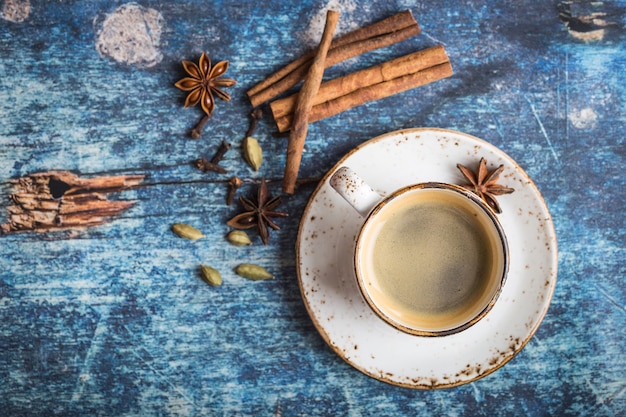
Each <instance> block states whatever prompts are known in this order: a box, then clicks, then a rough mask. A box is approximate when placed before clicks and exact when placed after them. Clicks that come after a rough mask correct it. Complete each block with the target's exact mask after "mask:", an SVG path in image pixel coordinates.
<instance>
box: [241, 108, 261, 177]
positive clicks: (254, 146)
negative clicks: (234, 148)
mask: <svg viewBox="0 0 626 417" xmlns="http://www.w3.org/2000/svg"><path fill="white" fill-rule="evenodd" d="M262 117H263V112H262V111H261V109H259V108H256V109H254V110H252V112H251V113H250V126H249V127H248V130H247V131H246V134H245V136H244V138H243V142H242V144H241V148H242V152H243V158H244V159H245V160H246V162H247V163H248V165H250V167H251V168H252V169H254V170H255V171H258V170H259V168H260V167H261V164H262V163H263V149H262V148H261V145H259V141H258V140H257V139H255V138H253V137H252V135H253V134H254V131H255V130H256V126H257V124H258V122H259V120H261V118H262Z"/></svg>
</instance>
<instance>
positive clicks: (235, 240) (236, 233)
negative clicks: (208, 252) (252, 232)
mask: <svg viewBox="0 0 626 417" xmlns="http://www.w3.org/2000/svg"><path fill="white" fill-rule="evenodd" d="M226 239H227V240H228V241H229V242H230V243H231V244H233V245H235V246H246V245H252V241H251V240H250V236H248V234H247V233H246V232H244V231H243V230H233V231H231V232H229V233H228V234H227V235H226Z"/></svg>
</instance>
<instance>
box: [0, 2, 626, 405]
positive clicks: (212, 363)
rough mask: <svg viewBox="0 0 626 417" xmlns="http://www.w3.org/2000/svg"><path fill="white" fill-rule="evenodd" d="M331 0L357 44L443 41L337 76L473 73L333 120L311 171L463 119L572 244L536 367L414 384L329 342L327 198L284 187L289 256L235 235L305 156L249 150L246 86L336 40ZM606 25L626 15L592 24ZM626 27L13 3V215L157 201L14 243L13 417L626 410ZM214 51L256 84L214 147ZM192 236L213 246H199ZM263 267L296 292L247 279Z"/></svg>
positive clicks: (219, 129) (9, 55)
mask: <svg viewBox="0 0 626 417" xmlns="http://www.w3.org/2000/svg"><path fill="white" fill-rule="evenodd" d="M328 7H333V8H337V9H339V10H340V11H341V13H342V15H341V18H340V23H339V27H338V32H344V31H346V30H349V29H352V28H355V27H357V26H361V25H363V24H365V23H367V22H371V21H374V20H378V19H380V18H383V17H386V16H389V15H391V14H393V13H395V12H397V11H400V10H402V9H405V8H410V9H411V10H412V11H413V13H414V15H415V17H416V19H417V21H418V22H419V23H420V25H421V27H422V34H421V35H419V36H416V37H414V38H411V39H409V40H407V41H405V42H402V43H401V44H398V45H395V46H393V47H389V48H384V49H381V50H379V51H375V52H372V53H369V54H367V55H364V56H363V57H360V58H358V59H353V60H350V61H349V62H347V63H344V64H340V65H337V66H336V67H333V68H331V69H329V70H327V72H326V76H327V77H336V76H339V75H343V74H345V73H347V72H350V71H353V70H355V69H357V68H364V67H367V66H371V65H373V64H376V63H379V62H381V61H383V60H388V59H391V58H394V57H396V56H400V55H401V54H405V53H408V52H412V51H414V50H417V49H423V48H426V47H429V46H433V45H437V44H443V45H444V46H445V48H446V51H447V52H448V54H449V56H450V59H451V62H452V66H453V68H454V71H455V75H454V76H453V77H451V78H449V79H446V80H442V81H440V82H437V83H436V84H432V85H428V86H425V87H421V88H419V89H417V90H414V91H410V92H406V93H402V94H400V95H397V96H394V97H390V98H387V99H384V100H380V101H377V102H375V103H369V104H366V105H364V106H361V107H358V108H355V109H352V110H349V111H347V112H345V113H342V114H340V115H338V116H335V117H333V118H330V119H327V120H323V121H320V122H316V123H314V124H312V125H311V126H310V129H309V136H308V139H307V142H306V152H305V154H304V157H303V164H302V167H301V170H300V173H301V176H302V177H306V178H315V177H319V176H320V175H323V174H324V173H325V172H326V171H327V170H328V169H329V168H331V167H332V166H333V164H334V163H335V162H336V161H337V160H338V159H339V158H340V157H341V156H342V155H343V154H344V153H345V152H347V151H349V150H350V149H352V148H353V147H355V146H356V145H358V144H360V143H362V142H363V141H365V140H367V139H369V138H372V137H375V136H377V135H379V134H381V133H384V132H387V131H391V130H397V129H402V128H408V127H420V126H428V127H443V128H451V129H456V130H461V131H464V132H467V133H470V134H473V135H476V136H479V137H482V138H484V139H486V140H488V141H490V142H491V143H493V144H495V145H497V146H499V147H500V148H502V149H503V150H504V151H505V152H507V153H508V154H509V155H511V156H512V157H513V158H514V159H515V160H517V161H518V162H519V163H520V165H521V166H522V167H523V168H524V169H525V170H526V171H527V172H528V173H529V174H530V175H531V176H532V178H533V179H534V181H535V182H536V184H537V186H538V188H539V189H540V191H541V192H542V193H543V195H544V197H545V199H546V202H547V204H548V206H549V208H550V210H551V212H552V215H553V218H554V224H555V227H556V231H557V234H558V238H559V250H560V256H559V268H560V270H559V279H558V284H557V288H556V292H555V295H554V299H553V302H552V307H551V309H550V311H549V313H548V315H547V316H546V318H545V320H544V322H543V324H542V325H541V327H540V328H539V330H538V332H537V334H536V335H535V337H534V338H533V339H532V340H531V341H530V343H529V344H528V345H527V346H526V347H525V348H524V349H523V350H522V352H521V353H520V354H519V355H518V356H517V357H516V358H514V359H513V360H512V361H511V362H510V363H508V364H507V365H506V366H504V367H503V368H502V369H500V370H498V371H496V372H495V373H493V374H492V375H489V376H487V377H485V378H483V379H481V380H479V381H476V382H474V383H471V384H468V385H464V386H461V387H458V388H455V389H449V390H443V391H433V392H428V391H415V390H410V389H405V388H398V387H394V386H391V385H388V384H385V383H382V382H379V381H376V380H374V379H371V378H369V377H367V376H365V375H363V374H361V373H360V372H359V371H357V370H355V369H353V368H352V367H350V366H349V365H347V364H346V363H344V362H343V361H342V360H341V359H340V358H339V357H337V356H336V355H335V354H334V353H333V352H332V350H331V349H330V348H329V347H327V346H326V344H325V343H324V341H323V340H322V338H321V337H320V336H319V335H318V333H317V332H316V330H315V328H314V327H313V325H312V323H311V321H310V319H309V317H308V315H307V313H306V310H305V308H304V305H303V303H302V300H301V298H300V293H299V288H298V283H297V279H296V272H295V259H294V258H295V249H294V242H295V239H296V235H297V228H298V220H299V217H300V214H301V213H302V210H303V209H304V206H305V204H306V201H307V199H308V197H309V195H310V194H311V192H312V190H313V187H314V185H313V184H310V185H306V186H302V187H301V188H300V189H299V190H298V191H297V193H296V194H295V195H294V196H285V199H284V200H285V201H284V204H283V206H281V208H283V209H284V210H285V211H287V212H288V213H289V214H290V217H289V218H286V219H278V222H279V223H280V225H281V226H282V230H280V231H278V232H272V237H271V239H270V244H269V245H268V246H263V245H261V244H260V241H259V240H258V238H257V237H256V235H254V234H253V233H251V235H253V236H254V240H255V244H254V245H253V246H251V247H244V248H237V247H234V246H231V245H229V244H228V243H227V242H226V241H225V239H224V235H225V234H226V232H227V231H228V228H227V227H226V226H225V222H226V221H227V220H228V219H229V218H230V217H232V216H233V215H234V214H236V213H237V212H238V207H237V206H236V205H234V206H231V207H227V206H226V205H225V204H224V199H225V194H226V189H227V187H226V181H227V180H228V179H229V178H230V176H231V175H238V176H240V177H242V178H246V179H250V180H258V179H260V178H261V177H266V178H269V179H274V181H272V182H270V191H271V192H272V193H279V192H280V182H279V181H276V179H279V178H280V177H281V176H282V171H283V167H284V163H285V149H286V139H284V138H276V137H274V136H273V132H274V131H275V127H274V126H273V125H272V122H271V120H270V118H269V116H266V117H265V119H264V120H263V121H262V122H261V123H260V124H259V127H258V129H257V132H256V134H255V137H257V138H258V139H259V140H260V141H261V144H262V146H263V149H264V151H265V162H264V164H263V166H262V167H261V170H260V171H259V172H254V171H252V170H251V169H250V168H249V167H248V166H247V165H246V164H245V162H244V161H243V160H242V159H241V156H240V154H239V150H238V149H239V146H240V144H241V141H242V139H243V134H244V133H245V131H246V129H247V127H248V114H249V111H250V108H249V104H248V102H247V99H246V97H245V91H246V90H247V89H248V88H249V87H251V86H252V85H254V84H255V83H257V82H258V81H260V80H261V79H262V78H264V77H265V76H266V75H268V74H269V73H271V72H272V71H274V70H275V69H277V68H279V67H280V66H281V65H283V64H285V63H287V62H289V61H290V60H292V59H293V58H295V57H297V56H298V55H300V54H301V53H303V52H304V51H305V50H307V49H308V48H309V47H311V46H313V45H314V44H316V43H317V42H318V41H319V36H320V35H321V28H322V24H323V19H321V21H320V20H319V19H320V17H322V16H323V15H324V10H325V9H326V8H328ZM559 13H561V16H559ZM593 13H600V14H598V15H595V17H597V18H600V19H601V20H603V21H605V22H608V23H609V24H608V25H607V26H599V25H601V24H602V22H601V21H593V20H589V19H587V20H585V19H582V18H581V16H590V15H593ZM602 13H605V14H606V15H602ZM625 16H626V3H624V2H623V1H615V2H587V1H579V2H557V1H543V2H534V1H517V2H506V3H502V2H496V1H491V0H483V1H471V2H464V3H463V4H460V3H459V2H454V1H443V2H431V3H429V2H422V3H419V4H414V2H375V3H372V2H358V1H352V0H330V1H302V2H296V3H294V2H293V1H282V0H281V1H276V2H272V4H271V6H270V7H267V6H266V5H264V4H261V3H259V2H244V1H233V2H227V1H213V2H205V1H200V0H189V1H184V2H183V1H181V2H166V1H162V0H154V1H142V2H139V3H127V4H123V3H118V2H115V3H111V2H107V1H93V0H90V1H82V2H78V1H66V2H62V3H59V2H44V1H33V0H31V1H29V0H0V74H1V77H0V193H1V194H0V198H1V201H2V202H1V203H0V223H1V222H4V220H5V217H4V216H6V212H5V210H6V207H7V206H9V205H10V202H9V201H8V200H7V196H8V195H9V194H10V192H11V187H10V181H11V180H13V179H16V178H19V177H22V176H25V175H29V174H32V173H35V172H43V171H48V170H68V171H72V172H74V173H76V174H78V175H81V176H86V177H95V176H103V175H145V176H146V178H145V180H144V181H143V183H142V184H140V186H138V187H135V188H133V189H131V190H126V191H124V193H123V198H124V199H131V200H136V201H137V204H136V205H135V206H133V207H132V208H131V209H130V210H129V211H127V212H125V213H124V214H123V215H121V216H120V217H118V218H116V219H115V220H114V221H112V222H110V223H108V224H105V225H103V226H99V227H97V228H91V229H87V230H79V231H60V232H50V233H21V234H9V235H3V236H0V323H1V324H0V381H2V383H1V384H0V414H2V415H7V416H26V415H64V416H74V415H76V416H78V415H81V416H82V415H118V416H125V415H127V416H130V415H142V416H145V415H185V416H187V415H218V416H221V415H224V416H226V415H228V416H233V415H241V416H243V415H283V416H296V415H307V416H313V415H323V416H328V415H350V416H362V415H423V416H429V415H433V416H435V415H468V416H469V415H471V416H478V415H489V416H491V415H576V416H578V415H589V416H592V415H593V416H604V415H606V416H610V415H622V414H624V412H626V379H625V377H624V374H625V372H626V354H625V353H624V344H625V342H626V334H625V333H624V331H623V327H624V326H623V325H624V313H625V311H626V308H625V306H626V285H625V284H624V277H625V275H626V274H625V273H626V270H625V266H624V265H625V262H624V259H625V258H626V257H625V253H624V250H625V249H624V248H625V246H624V241H626V237H625V235H626V224H625V219H624V215H623V212H624V209H625V208H626V187H625V185H626V184H625V183H626V181H625V180H624V176H623V175H622V174H621V173H620V169H621V167H623V166H624V164H625V156H626V148H625V143H624V131H626V122H625V121H626V113H625V108H626V105H625V101H626V99H625V97H626V87H625V86H626V80H625V79H624V68H625V67H626V48H625V45H626V42H625V41H626V39H625V38H626V37H625V34H624V24H625V21H626V18H625ZM314 18H316V19H318V20H317V21H316V23H313V24H311V20H312V19H314ZM116 19H117V21H116ZM565 20H567V21H568V22H569V29H568V27H567V26H566V25H565ZM120 28H123V30H121V29H120ZM122 32H123V33H122ZM131 38H132V40H131ZM582 38H585V39H582ZM133 42H134V43H133ZM130 44H134V45H136V48H135V49H133V48H129V45H130ZM202 51H206V52H207V53H208V54H209V55H210V57H211V58H212V59H214V60H224V59H228V60H230V68H229V70H228V73H227V74H228V76H229V77H232V78H235V79H236V80H237V81H238V84H237V86H235V87H233V88H230V89H229V92H230V93H231V94H232V95H233V100H232V101H231V102H230V103H224V102H221V101H218V103H217V109H216V111H215V114H214V116H213V118H212V120H210V122H209V124H208V125H207V127H206V129H205V134H204V136H203V137H202V138H201V139H200V140H197V141H194V140H191V139H189V138H188V137H187V136H186V132H188V131H189V130H190V129H191V127H192V126H193V125H194V124H195V123H196V122H197V120H198V119H199V118H200V116H201V112H200V110H199V109H183V108H182V104H183V102H184V94H182V93H181V92H180V91H178V90H177V89H175V88H174V87H173V84H174V83H175V82H176V81H177V80H178V79H180V78H181V77H182V76H184V73H183V70H182V66H181V65H180V61H181V60H182V59H190V60H197V59H198V57H199V56H200V53H201V52H202ZM221 140H227V141H230V142H231V143H232V144H233V149H231V151H229V152H228V153H227V154H226V159H225V160H224V161H223V162H222V165H223V166H224V167H226V169H228V170H229V174H227V175H218V174H215V173H203V172H201V171H199V170H197V169H195V168H194V167H193V166H192V165H191V161H192V160H194V159H196V158H198V157H200V156H205V157H207V158H209V157H210V156H211V155H212V154H213V152H214V151H215V149H216V148H217V146H218V145H219V143H220V141H221ZM241 192H242V193H244V194H246V195H252V194H253V193H254V192H255V187H254V185H250V184H249V185H245V186H244V187H243V188H242V189H241ZM119 197H120V198H121V197H122V196H121V195H120V196H119ZM174 222H186V223H190V224H192V225H195V226H197V227H199V228H200V229H202V230H203V231H204V232H205V233H206V234H207V238H205V239H202V240H199V241H196V242H190V241H187V240H183V239H180V238H177V237H176V236H174V235H173V234H172V233H171V232H170V230H169V227H170V225H171V224H172V223H174ZM242 260H245V261H250V262H255V263H258V264H261V265H263V266H266V267H267V268H268V269H269V270H271V271H272V272H273V273H274V274H275V275H276V278H275V279H273V280H269V281H263V282H250V281H248V280H245V279H243V278H240V277H238V276H236V275H235V274H234V272H233V271H232V270H233V268H234V267H235V266H236V265H237V264H238V263H240V262H241V261H242ZM200 263H206V264H209V265H212V266H213V267H215V268H217V269H219V270H220V271H221V272H222V275H223V278H224V284H223V285H222V286H221V287H215V288H214V287H209V286H207V285H206V284H205V283H204V282H203V281H202V280H201V278H200V276H199V265H200Z"/></svg>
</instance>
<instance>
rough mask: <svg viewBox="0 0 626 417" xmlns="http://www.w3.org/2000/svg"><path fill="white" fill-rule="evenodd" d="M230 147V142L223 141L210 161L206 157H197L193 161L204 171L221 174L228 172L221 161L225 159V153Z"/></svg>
mask: <svg viewBox="0 0 626 417" xmlns="http://www.w3.org/2000/svg"><path fill="white" fill-rule="evenodd" d="M230 148H231V144H230V143H228V142H226V141H222V143H220V146H219V147H218V148H217V151H215V154H214V155H213V157H212V158H211V160H210V161H207V159H206V158H204V157H201V158H198V159H196V160H195V161H194V162H193V163H194V165H195V166H196V168H198V169H199V170H201V171H203V172H208V171H213V172H217V173H219V174H226V173H227V172H228V171H226V169H225V168H224V167H221V166H220V165H219V163H220V162H221V161H222V160H223V159H224V155H225V154H226V152H228V150H229V149H230Z"/></svg>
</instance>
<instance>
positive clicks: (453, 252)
mask: <svg viewBox="0 0 626 417" xmlns="http://www.w3.org/2000/svg"><path fill="white" fill-rule="evenodd" d="M359 245H360V246H361V247H362V248H361V249H362V250H361V251H360V253H361V255H360V256H361V257H362V260H357V264H358V263H359V262H362V264H361V267H360V275H361V279H362V281H363V283H364V285H365V286H366V288H367V292H368V293H369V297H370V298H371V300H372V301H373V302H374V303H375V304H376V305H378V306H379V307H380V309H381V310H384V311H385V312H386V315H387V316H388V317H390V318H391V319H392V320H395V321H397V322H399V323H400V324H404V325H408V326H418V327H420V328H423V329H424V330H426V331H429V330H433V331H438V330H445V329H448V328H454V327H457V326H458V325H459V324H462V323H463V322H465V321H467V320H470V319H471V318H472V317H474V316H475V315H476V314H478V313H480V312H481V310H482V309H483V308H484V307H485V305H486V304H488V303H489V301H490V300H491V298H492V297H493V295H494V294H495V293H496V292H497V290H498V285H499V283H500V279H501V271H502V262H499V259H501V258H502V252H503V249H502V244H501V242H500V241H499V239H498V233H497V229H496V228H495V226H494V225H493V222H492V220H491V219H490V218H489V216H488V215H487V214H485V213H484V212H483V211H482V209H480V208H479V207H476V206H474V205H472V204H471V203H470V201H469V200H468V198H467V197H465V196H463V195H461V194H458V193H455V192H453V191H449V190H442V189H423V190H418V191H411V192H408V193H405V194H403V195H401V196H400V197H396V198H393V199H391V200H390V201H388V202H387V203H386V204H385V205H383V206H382V207H381V208H380V210H379V213H378V214H377V215H376V217H375V219H374V221H372V222H369V221H368V224H367V225H366V227H365V228H364V229H363V232H362V236H361V237H360V239H359Z"/></svg>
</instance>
